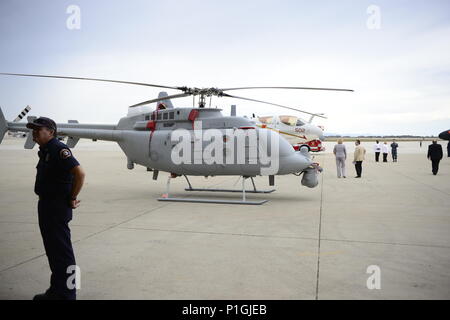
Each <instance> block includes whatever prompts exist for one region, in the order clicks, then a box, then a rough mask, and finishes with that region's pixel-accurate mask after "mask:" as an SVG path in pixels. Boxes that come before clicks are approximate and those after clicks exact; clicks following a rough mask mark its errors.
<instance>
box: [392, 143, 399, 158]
mask: <svg viewBox="0 0 450 320" xmlns="http://www.w3.org/2000/svg"><path fill="white" fill-rule="evenodd" d="M397 149H398V143H397V142H396V141H395V139H394V140H393V141H392V143H391V155H392V161H393V162H397Z"/></svg>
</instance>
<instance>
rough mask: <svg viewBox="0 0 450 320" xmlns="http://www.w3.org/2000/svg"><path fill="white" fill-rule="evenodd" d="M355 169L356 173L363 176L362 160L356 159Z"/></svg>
mask: <svg viewBox="0 0 450 320" xmlns="http://www.w3.org/2000/svg"><path fill="white" fill-rule="evenodd" d="M355 169H356V175H357V176H358V177H361V173H362V161H356V162H355Z"/></svg>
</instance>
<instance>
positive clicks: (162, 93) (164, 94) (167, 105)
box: [158, 91, 173, 109]
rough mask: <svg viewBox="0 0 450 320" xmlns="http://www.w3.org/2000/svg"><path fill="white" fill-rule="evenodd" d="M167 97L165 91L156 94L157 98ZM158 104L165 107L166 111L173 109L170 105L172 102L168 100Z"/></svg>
mask: <svg viewBox="0 0 450 320" xmlns="http://www.w3.org/2000/svg"><path fill="white" fill-rule="evenodd" d="M167 96H169V95H168V94H167V92H165V91H161V92H160V93H159V94H158V98H163V97H167ZM159 103H163V104H164V105H165V106H166V109H173V104H172V101H170V99H167V100H161V101H160V102H159Z"/></svg>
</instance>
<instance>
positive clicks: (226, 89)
mask: <svg viewBox="0 0 450 320" xmlns="http://www.w3.org/2000/svg"><path fill="white" fill-rule="evenodd" d="M246 89H299V90H326V91H349V92H353V91H354V90H352V89H335V88H314V87H237V88H225V89H220V91H230V90H246Z"/></svg>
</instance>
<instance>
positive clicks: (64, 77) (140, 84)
mask: <svg viewBox="0 0 450 320" xmlns="http://www.w3.org/2000/svg"><path fill="white" fill-rule="evenodd" d="M0 75H4V76H18V77H38V78H54V79H70V80H89V81H102V82H113V83H123V84H133V85H138V86H146V87H155V88H164V89H176V90H183V87H172V86H164V85H159V84H150V83H144V82H132V81H120V80H110V79H97V78H81V77H66V76H53V75H43V74H25V73H4V72H0Z"/></svg>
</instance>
